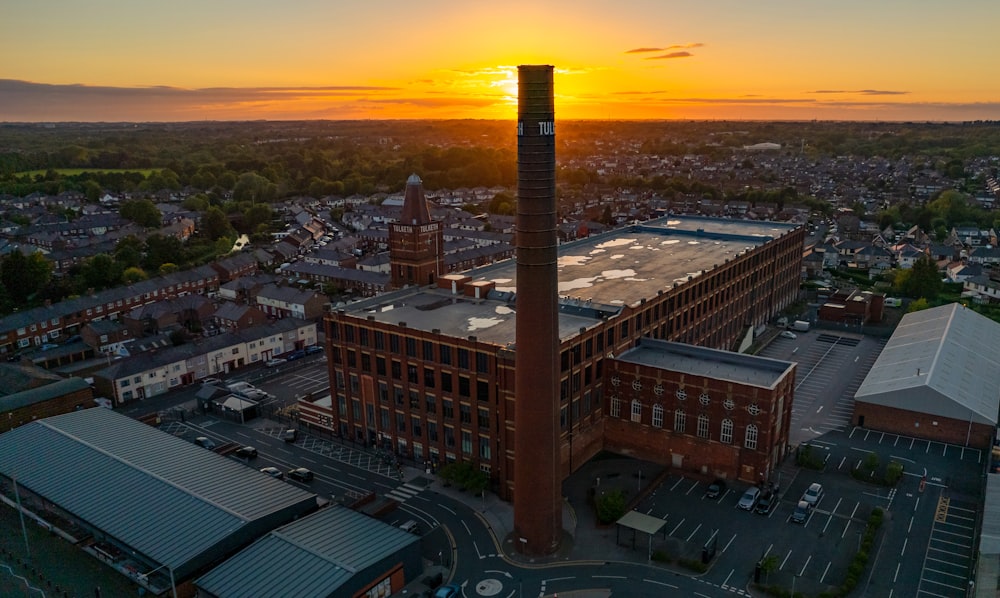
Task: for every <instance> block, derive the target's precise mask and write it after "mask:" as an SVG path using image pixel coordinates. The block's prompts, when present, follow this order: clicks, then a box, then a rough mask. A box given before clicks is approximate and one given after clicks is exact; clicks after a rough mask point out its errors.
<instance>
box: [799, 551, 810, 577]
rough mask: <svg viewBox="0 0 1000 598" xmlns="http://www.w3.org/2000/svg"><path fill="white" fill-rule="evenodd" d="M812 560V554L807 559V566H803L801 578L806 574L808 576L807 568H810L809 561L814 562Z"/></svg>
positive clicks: (800, 572)
mask: <svg viewBox="0 0 1000 598" xmlns="http://www.w3.org/2000/svg"><path fill="white" fill-rule="evenodd" d="M812 558H813V557H812V555H811V554H810V555H809V557H808V558H806V564H805V565H802V570H801V571H799V577H802V576H803V575H805V574H806V567H808V566H809V561H811V560H812Z"/></svg>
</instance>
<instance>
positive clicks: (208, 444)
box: [194, 436, 215, 451]
mask: <svg viewBox="0 0 1000 598" xmlns="http://www.w3.org/2000/svg"><path fill="white" fill-rule="evenodd" d="M194 443H195V444H197V445H198V446H200V447H202V448H207V449H208V450H210V451H214V450H215V441H214V440H212V439H211V438H209V437H208V436H199V437H197V438H195V439H194Z"/></svg>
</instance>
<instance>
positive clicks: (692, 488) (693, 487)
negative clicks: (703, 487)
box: [684, 482, 698, 496]
mask: <svg viewBox="0 0 1000 598" xmlns="http://www.w3.org/2000/svg"><path fill="white" fill-rule="evenodd" d="M697 487H698V482H695V483H694V484H692V485H691V487H690V488H688V491H687V492H685V493H684V496H687V495H688V494H691V491H692V490H694V489H695V488H697Z"/></svg>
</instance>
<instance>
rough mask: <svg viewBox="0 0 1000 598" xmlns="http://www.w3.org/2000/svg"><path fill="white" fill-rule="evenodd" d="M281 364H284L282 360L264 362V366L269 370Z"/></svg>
mask: <svg viewBox="0 0 1000 598" xmlns="http://www.w3.org/2000/svg"><path fill="white" fill-rule="evenodd" d="M283 363H285V360H284V359H268V360H267V361H265V362H264V365H266V366H267V367H269V368H276V367H278V366H279V365H281V364H283Z"/></svg>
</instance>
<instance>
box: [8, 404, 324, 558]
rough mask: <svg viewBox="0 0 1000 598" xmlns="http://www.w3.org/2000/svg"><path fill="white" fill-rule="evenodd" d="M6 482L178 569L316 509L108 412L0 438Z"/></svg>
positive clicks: (287, 488)
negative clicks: (234, 538)
mask: <svg viewBox="0 0 1000 598" xmlns="http://www.w3.org/2000/svg"><path fill="white" fill-rule="evenodd" d="M0 473H2V474H3V475H4V476H6V477H16V479H17V482H18V484H21V485H23V486H24V487H26V488H28V489H30V490H31V491H32V492H35V493H36V494H39V495H41V496H43V497H45V498H46V499H47V500H49V501H51V502H53V503H55V504H56V505H58V506H59V507H61V508H62V509H65V510H66V511H68V512H69V513H72V514H73V515H74V516H76V517H78V518H80V519H81V520H83V521H86V522H87V523H88V524H90V525H92V526H94V527H96V528H98V529H100V530H103V532H104V533H106V534H108V535H109V536H111V537H114V538H117V539H118V540H119V541H121V542H123V543H125V544H126V545H128V546H130V547H132V548H133V549H134V550H136V551H138V552H140V553H141V554H143V555H145V556H146V557H148V558H150V559H152V560H153V561H155V562H157V563H162V564H164V565H168V566H170V567H172V568H174V569H177V568H178V567H180V566H182V565H184V564H185V563H187V562H188V561H189V560H191V559H192V558H194V557H196V556H197V555H198V554H200V553H202V552H204V551H205V550H207V549H209V548H210V547H212V546H214V545H215V544H216V543H218V542H220V541H222V540H223V539H225V538H227V537H229V536H230V535H231V534H233V532H235V531H236V530H238V529H239V528H241V527H242V526H244V525H247V524H248V523H251V522H254V521H256V520H258V519H260V518H263V517H266V516H267V515H269V514H271V513H275V512H277V511H280V510H283V509H286V508H289V507H293V506H295V505H299V504H302V503H305V502H307V501H312V504H313V506H315V495H313V494H309V493H307V492H304V491H302V490H300V489H298V488H296V487H294V486H292V485H290V484H286V483H284V482H281V481H279V480H276V479H273V478H271V477H270V476H268V475H266V474H263V473H260V472H259V471H256V470H255V469H253V468H249V467H246V466H245V465H242V464H240V463H237V462H236V461H233V460H231V459H227V458H225V457H222V456H219V455H217V454H215V453H213V452H212V451H209V450H206V449H203V448H201V447H198V446H195V445H194V444H192V443H190V442H187V441H185V440H182V439H180V438H177V437H175V436H172V435H170V434H166V433H164V432H161V431H160V430H158V429H156V428H153V427H150V426H147V425H146V424H143V423H141V422H139V421H136V420H133V419H131V418H129V417H126V416H124V415H121V414H119V413H116V412H114V411H111V410H109V409H104V408H92V409H84V410H82V411H76V412H73V413H67V414H65V415H58V416H55V417H50V418H46V419H42V420H38V421H34V422H31V423H29V424H26V425H23V426H21V427H19V428H15V429H13V430H11V431H9V432H6V433H4V434H2V435H0ZM111 489H113V491H112V490H111Z"/></svg>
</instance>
